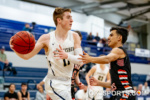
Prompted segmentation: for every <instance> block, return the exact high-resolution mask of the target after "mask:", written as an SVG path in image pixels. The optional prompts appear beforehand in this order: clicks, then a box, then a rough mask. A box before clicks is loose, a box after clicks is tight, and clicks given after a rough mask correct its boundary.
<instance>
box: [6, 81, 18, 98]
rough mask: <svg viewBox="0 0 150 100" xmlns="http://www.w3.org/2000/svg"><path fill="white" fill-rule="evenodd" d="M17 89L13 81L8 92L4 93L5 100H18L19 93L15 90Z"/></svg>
mask: <svg viewBox="0 0 150 100" xmlns="http://www.w3.org/2000/svg"><path fill="white" fill-rule="evenodd" d="M15 89H16V86H15V84H13V83H11V84H10V85H9V90H8V92H6V93H5V95H4V100H18V95H17V93H16V92H15Z"/></svg>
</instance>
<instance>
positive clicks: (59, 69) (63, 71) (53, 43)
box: [46, 31, 74, 78]
mask: <svg viewBox="0 0 150 100" xmlns="http://www.w3.org/2000/svg"><path fill="white" fill-rule="evenodd" d="M49 34H50V42H49V47H48V52H46V55H47V60H48V64H49V68H48V75H47V76H56V77H67V78H71V76H72V70H73V68H74V64H73V63H71V62H70V61H68V60H67V59H60V60H56V57H54V53H53V52H54V51H56V48H59V45H61V47H62V48H63V50H64V51H65V52H67V53H69V54H72V55H74V38H73V32H72V31H68V36H67V38H66V40H65V41H64V42H63V43H59V42H58V41H57V40H56V38H55V31H52V32H50V33H49Z"/></svg>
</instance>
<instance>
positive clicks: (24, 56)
mask: <svg viewBox="0 0 150 100" xmlns="http://www.w3.org/2000/svg"><path fill="white" fill-rule="evenodd" d="M14 52H15V53H16V54H17V55H18V56H19V57H20V58H22V59H24V60H28V59H29V58H28V56H27V54H19V53H18V52H16V51H14Z"/></svg>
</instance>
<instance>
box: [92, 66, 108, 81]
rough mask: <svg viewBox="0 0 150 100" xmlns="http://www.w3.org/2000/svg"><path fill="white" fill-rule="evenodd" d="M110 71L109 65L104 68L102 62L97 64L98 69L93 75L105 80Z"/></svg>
mask: <svg viewBox="0 0 150 100" xmlns="http://www.w3.org/2000/svg"><path fill="white" fill-rule="evenodd" d="M108 71H109V68H108V67H107V66H105V69H104V70H102V69H101V68H100V64H96V71H95V73H94V74H93V77H94V78H96V79H97V80H99V81H102V82H105V80H106V76H107V73H108Z"/></svg>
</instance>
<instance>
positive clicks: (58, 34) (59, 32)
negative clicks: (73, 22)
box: [55, 26, 68, 40]
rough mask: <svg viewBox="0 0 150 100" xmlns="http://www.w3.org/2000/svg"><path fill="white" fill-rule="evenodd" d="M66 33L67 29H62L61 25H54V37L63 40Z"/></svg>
mask: <svg viewBox="0 0 150 100" xmlns="http://www.w3.org/2000/svg"><path fill="white" fill-rule="evenodd" d="M67 35H68V30H65V29H63V28H62V27H59V26H58V27H56V30H55V36H56V38H58V39H59V38H61V39H63V40H65V39H66V38H67Z"/></svg>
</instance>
